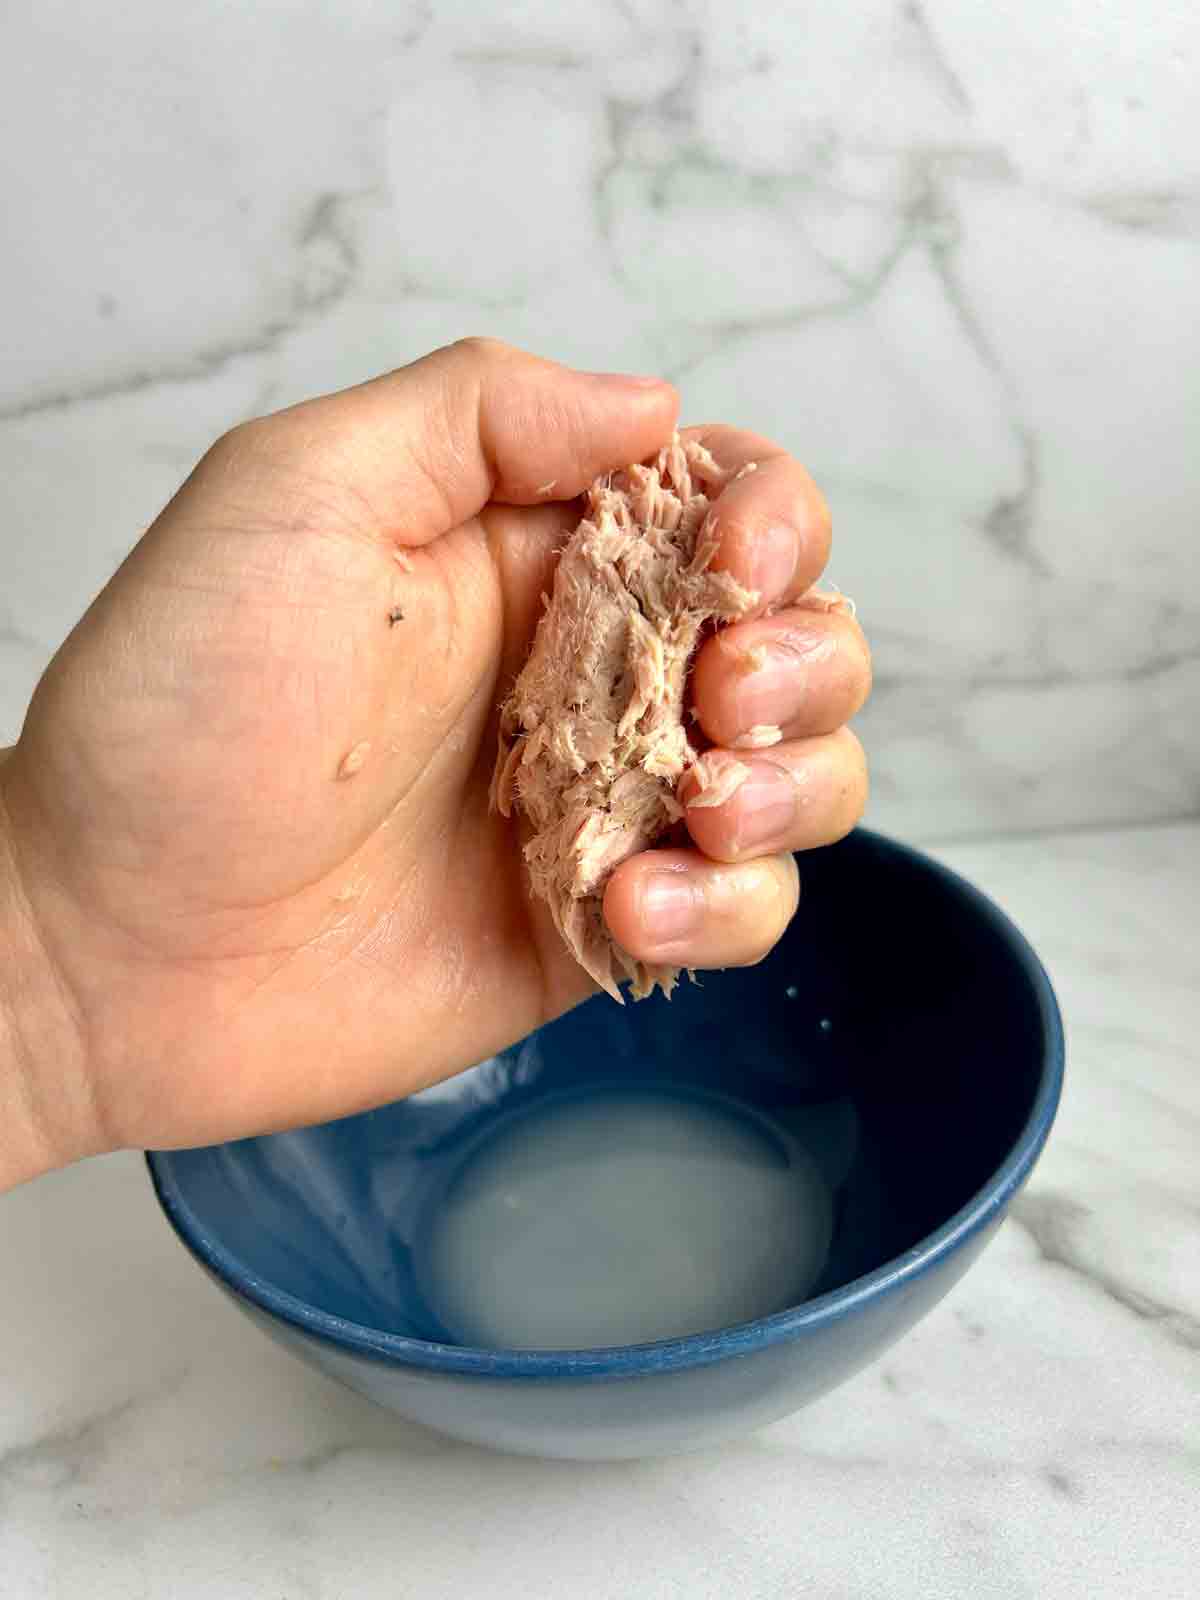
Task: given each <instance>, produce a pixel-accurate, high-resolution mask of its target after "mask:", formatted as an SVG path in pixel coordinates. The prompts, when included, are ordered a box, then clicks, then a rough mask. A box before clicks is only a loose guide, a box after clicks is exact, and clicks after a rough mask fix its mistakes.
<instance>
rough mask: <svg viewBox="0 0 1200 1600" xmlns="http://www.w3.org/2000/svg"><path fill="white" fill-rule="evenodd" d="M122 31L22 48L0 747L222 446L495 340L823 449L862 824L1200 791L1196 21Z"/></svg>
mask: <svg viewBox="0 0 1200 1600" xmlns="http://www.w3.org/2000/svg"><path fill="white" fill-rule="evenodd" d="M122 15H123V18H124V19H125V20H124V22H123V25H122V28H121V30H120V32H119V35H118V36H117V37H115V38H114V37H113V36H112V33H111V30H110V28H109V25H108V23H107V22H106V21H104V20H103V19H101V18H100V17H98V16H97V17H95V18H92V19H90V20H89V19H88V18H86V17H82V18H81V17H79V16H77V15H75V14H74V13H73V12H71V13H70V14H68V8H66V7H65V6H64V5H50V6H43V7H38V8H35V9H24V8H22V9H21V10H20V11H19V12H17V13H14V14H12V15H10V16H8V17H6V19H5V21H4V23H3V25H2V26H3V30H4V35H5V41H6V44H5V48H4V49H3V50H0V90H2V98H3V104H4V105H5V108H6V116H7V119H8V125H9V128H10V130H11V133H10V137H9V138H8V139H6V141H5V142H4V149H3V151H2V152H0V192H2V193H3V195H4V200H5V215H6V219H7V237H8V239H9V248H8V249H7V250H6V252H5V255H4V260H3V262H0V306H2V307H3V315H2V317H0V326H2V327H3V335H2V339H0V345H2V352H3V353H2V359H0V464H2V465H3V470H4V481H5V488H6V522H5V531H4V535H3V540H2V542H0V596H2V599H3V605H4V609H5V615H6V617H7V618H8V624H9V625H8V626H7V627H6V628H4V629H2V630H0V738H6V739H11V738H12V737H13V735H14V734H15V732H16V730H17V728H18V727H19V724H20V720H21V716H22V714H23V711H24V706H25V704H26V702H27V699H28V695H29V692H30V691H31V689H32V686H33V683H34V682H35V681H36V678H37V675H38V672H39V671H40V670H41V667H42V666H43V665H44V663H45V660H46V659H47V657H48V655H49V653H50V652H51V650H52V649H53V647H54V646H55V644H56V643H57V642H58V641H59V640H60V639H61V638H62V636H63V635H64V633H65V632H66V630H67V629H68V628H69V627H70V625H71V624H72V622H73V621H74V620H75V617H76V616H77V615H78V612H79V610H80V608H81V607H82V606H83V605H85V604H86V603H87V601H88V599H89V598H90V596H91V595H92V594H93V593H94V592H95V590H96V588H97V587H98V586H99V585H100V584H101V583H102V582H103V581H104V579H105V578H106V577H107V575H108V574H109V572H111V570H112V568H113V566H114V565H115V563H116V561H118V560H119V559H120V557H121V555H122V554H123V553H124V552H125V551H126V550H127V549H128V547H129V545H130V544H131V543H132V542H133V540H134V539H135V538H136V537H137V535H138V532H139V531H140V529H142V528H143V527H144V526H145V525H146V524H147V523H148V522H149V521H150V520H151V518H152V517H153V516H154V514H155V513H156V511H157V510H158V509H159V507H160V506H161V504H162V503H163V501H164V500H165V499H166V498H167V497H168V496H169V494H170V493H171V492H172V490H173V489H174V488H175V487H176V486H177V484H178V483H179V481H180V479H181V478H182V476H183V475H184V474H185V473H186V471H187V469H188V467H189V465H190V464H191V463H192V462H193V461H194V460H195V459H196V457H197V456H198V455H199V453H200V452H201V451H202V450H203V449H204V447H205V445H206V444H207V443H208V442H210V441H211V439H212V438H213V437H214V436H215V435H216V434H217V433H219V432H220V431H222V430H223V429H224V428H225V427H227V426H228V425H229V424H230V423H231V422H233V421H235V420H237V419H239V418H241V417H243V416H246V415H248V414H253V413H254V412H257V411H261V410H263V409H266V408H270V407H273V406H277V405H280V404H284V403H287V402H288V401H290V400H293V399H295V398H298V397H300V396H301V395H305V394H311V393H314V392H318V391H321V390H325V389H329V388H333V387H337V386H340V385H343V384H346V383H350V382H353V381H355V380H356V379H359V378H361V377H363V376H365V375H368V374H371V373H374V372H377V371H379V370H382V369H384V368H386V367H388V366H390V365H394V364H396V363H399V362H402V361H405V360H407V359H410V358H412V357H414V356H416V355H417V354H419V353H421V352H423V351H425V350H427V349H429V348H431V347H433V346H434V345H437V344H439V343H442V342H445V341H447V340H449V339H452V338H455V337H458V336H460V335H462V334H464V333H467V332H490V333H493V334H495V335H497V336H499V337H504V338H509V339H511V340H514V341H515V342H519V343H521V344H524V345H527V346H529V347H531V348H534V349H537V350H539V351H542V352H544V353H547V354H550V355H553V356H556V357H559V358H561V359H563V360H566V361H570V362H574V363H577V364H580V365H590V366H598V367H603V368H613V367H627V368H632V369H649V370H654V371H658V372H662V373H667V374H669V375H670V376H672V377H673V378H674V379H675V380H676V381H677V382H678V383H679V385H680V387H681V389H682V392H683V397H684V405H685V414H686V417H687V418H688V419H689V420H701V419H704V418H706V417H723V418H730V419H734V420H738V421H742V422H744V423H745V424H747V425H749V426H752V427H755V428H757V429H759V430H760V431H762V432H764V433H767V434H769V435H773V436H775V437H777V438H779V439H781V440H782V441H783V442H784V443H786V444H787V445H788V446H789V447H791V448H793V449H794V450H795V451H796V452H797V453H798V454H799V455H800V456H801V457H802V458H803V459H805V460H806V461H807V462H808V463H809V464H810V466H811V468H812V470H813V471H814V473H815V475H816V476H817V478H818V479H819V481H820V482H821V483H822V484H823V486H824V487H825V488H826V490H827V492H828V494H829V497H830V500H831V502H832V504H833V508H834V512H835V521H836V524H837V530H838V544H837V549H836V555H835V561H834V565H833V568H832V573H831V576H832V577H833V578H834V579H835V580H836V581H837V582H838V583H839V584H841V586H842V587H843V588H845V589H846V590H848V591H849V592H850V593H851V594H853V595H854V596H855V598H856V600H857V601H858V603H859V606H860V608H861V610H862V613H863V615H864V618H865V620H866V622H867V623H868V625H869V626H870V629H871V633H872V638H873V641H874V643H875V647H876V651H877V660H878V688H877V692H876V695H875V698H874V701H873V703H872V705H871V707H870V708H869V709H868V711H867V713H866V714H865V715H864V717H863V719H862V728H863V733H864V736H865V738H866V739H867V741H868V743H869V745H870V748H871V752H872V755H873V759H874V770H875V775H876V786H875V798H874V803H873V812H872V820H873V821H875V822H876V823H877V824H878V825H880V826H883V827H887V828H892V829H896V830H898V831H901V832H903V833H905V834H908V835H909V836H917V837H929V838H938V837H943V838H944V837H946V836H948V835H951V834H972V833H975V834H981V833H987V832H989V831H993V830H996V829H1006V830H1007V829H1020V828H1023V827H1043V826H1047V825H1056V824H1059V823H1063V822H1071V821H1088V822H1105V821H1122V820H1131V819H1139V818H1148V817H1164V818H1169V817H1173V816H1186V815H1192V814H1195V813H1196V812H1197V811H1198V810H1200V733H1198V732H1197V728H1198V726H1200V724H1198V723H1197V718H1196V716H1195V710H1194V708H1195V705H1196V702H1197V698H1198V697H1200V598H1198V596H1197V589H1196V583H1195V579H1194V578H1190V577H1189V576H1188V571H1189V567H1190V565H1191V562H1190V551H1191V548H1192V545H1193V544H1194V540H1195V535H1196V531H1197V524H1198V521H1200V449H1198V448H1197V418H1198V417H1200V287H1198V285H1200V99H1198V98H1197V96H1196V95H1195V93H1194V84H1195V82H1196V80H1197V74H1198V73H1200V21H1198V20H1197V15H1196V13H1195V12H1194V11H1193V10H1191V9H1189V8H1186V7H1185V8H1180V7H1165V6H1152V7H1150V8H1149V10H1148V11H1139V12H1138V13H1137V15H1136V17H1134V15H1133V13H1132V12H1130V10H1129V7H1128V4H1127V0H1103V3H1098V4H1097V5H1095V6H1093V7H1090V8H1089V15H1088V17H1087V19H1086V20H1085V19H1084V18H1083V17H1082V16H1080V15H1079V14H1077V12H1076V10H1075V8H1072V7H1067V6H1065V5H1052V6H1049V7H1040V6H1034V5H1032V4H1028V3H1022V4H1021V5H1019V6H1017V7H1016V8H1013V7H1007V8H1004V9H1003V10H1002V11H997V12H995V13H989V12H986V11H984V10H981V9H980V8H978V7H962V6H956V5H954V4H952V3H951V0H924V3H921V4H918V3H915V0H868V3H865V4H862V5H858V6H855V7H851V8H840V9H839V8H832V9H831V8H829V7H817V6H815V5H804V6H801V7H792V8H787V7H785V8H776V9H775V10H774V11H772V12H770V13H766V12H763V14H760V15H751V16H750V17H748V18H746V17H743V16H742V14H741V13H739V12H737V10H736V8H725V9H721V8H716V7H712V6H709V5H707V4H703V3H701V0H685V3H682V4H675V3H670V0H611V3H605V4H599V5H596V6H591V7H586V8H584V7H563V6H561V5H557V4H555V3H552V0H537V3H535V4H533V5H529V6H523V7H521V8H520V9H519V10H517V9H515V8H511V7H506V6H501V7H484V6H481V5H474V4H470V5H465V6H461V7H456V8H453V9H452V10H446V9H444V8H437V7H432V6H429V5H426V4H423V3H411V4H407V5H405V4H401V5H397V6H390V7H379V6H377V5H375V4H373V3H371V0H354V3H352V4H349V5H342V6H337V7H335V6H334V5H333V4H332V3H331V0H322V3H320V4H317V5H312V6H303V7H301V6H299V5H294V6H293V5H286V6H284V7H282V8H269V9H267V10H259V9H255V8H238V9H231V8H216V7H208V6H200V7H197V8H193V9H192V10H191V11H190V12H188V13H186V14H185V15H176V14H175V13H173V12H172V13H169V14H168V13H163V12H160V11H159V10H156V9H155V8H153V7H150V6H148V5H142V4H137V5H135V6H133V7H132V8H126V10H125V11H124V12H123V13H122ZM282 33H285V34H286V41H287V48H286V49H281V48H279V40H280V37H281V34H282ZM14 630H15V632H14Z"/></svg>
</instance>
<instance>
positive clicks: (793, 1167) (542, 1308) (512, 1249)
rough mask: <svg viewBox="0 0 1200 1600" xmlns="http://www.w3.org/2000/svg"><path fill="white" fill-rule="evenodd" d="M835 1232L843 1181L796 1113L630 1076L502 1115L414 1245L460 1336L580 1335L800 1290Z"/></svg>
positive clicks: (817, 1270) (662, 1334)
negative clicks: (835, 1195)
mask: <svg viewBox="0 0 1200 1600" xmlns="http://www.w3.org/2000/svg"><path fill="white" fill-rule="evenodd" d="M832 1232H833V1205H832V1200H831V1194H830V1186H829V1183H828V1182H827V1179H826V1177H825V1176H824V1175H823V1174H822V1172H821V1170H820V1168H819V1167H818V1165H817V1163H816V1162H815V1161H814V1160H813V1159H812V1158H811V1157H810V1156H809V1155H808V1153H807V1152H806V1150H805V1148H804V1142H803V1139H802V1138H797V1137H796V1135H795V1131H794V1129H793V1130H791V1131H787V1130H784V1129H782V1128H780V1127H777V1126H776V1125H774V1124H773V1123H772V1122H770V1121H768V1120H767V1119H766V1118H764V1117H760V1116H758V1115H757V1114H756V1113H754V1112H752V1111H750V1110H748V1109H747V1108H743V1107H741V1106H738V1105H736V1104H735V1103H734V1102H732V1101H726V1100H724V1099H722V1098H721V1097H719V1096H717V1095H707V1094H697V1095H681V1094H677V1093H667V1092H656V1091H653V1090H648V1089H643V1090H634V1089H630V1088H619V1089H613V1090H610V1091H608V1092H602V1093H593V1094H590V1095H587V1096H575V1095H568V1096H562V1097H557V1098H554V1099H551V1100H550V1101H548V1102H546V1103H543V1104H541V1105H539V1106H537V1107H536V1108H534V1109H531V1110H528V1111H525V1112H521V1113H517V1114H514V1115H513V1116H511V1117H509V1118H507V1119H505V1120H504V1121H502V1122H501V1123H500V1124H499V1125H498V1126H497V1127H496V1128H495V1129H493V1130H492V1131H491V1132H490V1134H489V1135H488V1136H487V1137H485V1138H484V1140H483V1141H482V1142H481V1143H479V1144H477V1145H476V1146H475V1147H474V1148H473V1149H472V1150H471V1151H470V1152H468V1154H467V1155H466V1157H465V1159H464V1161H463V1163H462V1165H461V1166H460V1168H459V1169H458V1171H457V1172H456V1174H455V1176H454V1177H453V1179H452V1180H451V1182H450V1184H449V1186H448V1188H447V1189H446V1190H445V1191H444V1192H443V1194H442V1197H441V1199H440V1202H439V1204H438V1206H437V1207H436V1209H435V1211H434V1213H433V1215H432V1219H431V1223H430V1226H429V1229H428V1231H427V1234H426V1237H425V1239H424V1240H423V1242H422V1244H423V1247H422V1248H421V1249H420V1251H419V1252H418V1253H419V1256H420V1257H421V1258H422V1260H421V1268H422V1270H421V1277H422V1278H423V1280H424V1289H425V1294H426V1296H427V1299H428V1301H429V1303H430V1306H431V1308H432V1309H433V1310H434V1312H435V1314H436V1316H437V1318H438V1320H439V1321H440V1322H441V1324H442V1325H443V1327H444V1328H445V1330H446V1332H447V1335H448V1336H449V1337H450V1338H452V1339H455V1340H457V1341H459V1342H461V1343H464V1344H471V1345H478V1346H487V1347H493V1348H494V1347H501V1348H508V1349H531V1348H537V1349H570V1348H579V1347H588V1346H597V1345H616V1344H637V1343H644V1342H647V1341H651V1340H655V1339H667V1338H673V1337H677V1336H680V1335H683V1334H688V1333H697V1332H703V1331H706V1330H710V1329H715V1328H721V1327H728V1326H730V1325H731V1324H735V1323H739V1322H746V1321H750V1320H752V1319H754V1318H756V1317H761V1316H765V1315H768V1314H770V1313H772V1312H774V1311H779V1310H782V1309H784V1308H785V1307H787V1306H790V1305H795V1304H796V1303H797V1301H799V1300H801V1299H803V1298H804V1295H805V1293H806V1292H807V1291H808V1290H809V1289H810V1288H811V1286H812V1285H813V1283H815V1282H816V1280H817V1279H818V1278H819V1277H820V1275H821V1272H822V1269H823V1268H824V1266H825V1263H826V1258H827V1256H828V1253H829V1247H830V1240H831V1236H832Z"/></svg>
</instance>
